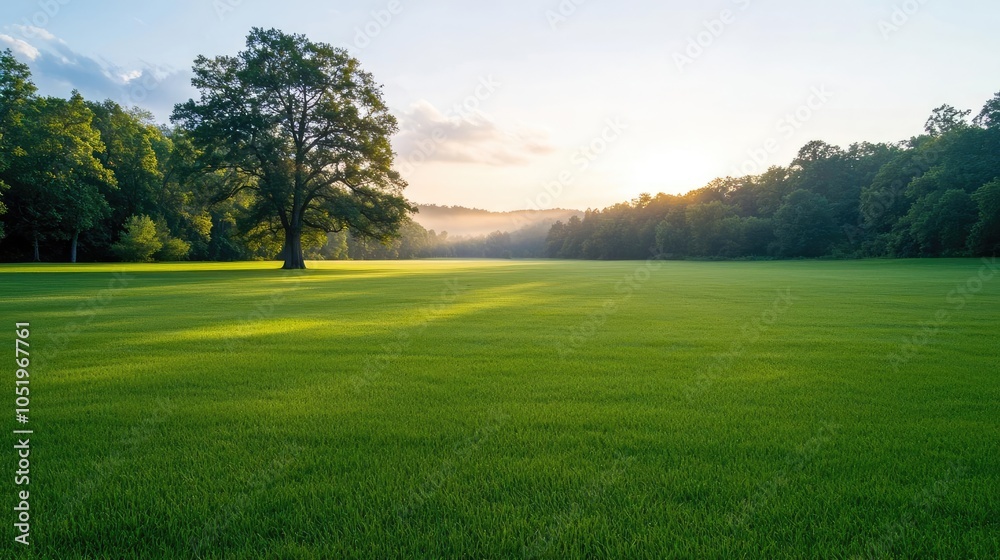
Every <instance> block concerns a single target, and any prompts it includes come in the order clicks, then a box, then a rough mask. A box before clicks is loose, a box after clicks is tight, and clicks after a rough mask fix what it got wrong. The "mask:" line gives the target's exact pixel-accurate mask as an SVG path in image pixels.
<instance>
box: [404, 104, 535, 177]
mask: <svg viewBox="0 0 1000 560" xmlns="http://www.w3.org/2000/svg"><path fill="white" fill-rule="evenodd" d="M394 145H395V148H396V152H397V153H398V154H399V159H400V161H401V162H402V163H403V164H404V165H405V164H407V163H409V164H410V165H416V164H419V163H423V162H429V161H438V162H453V163H478V164H484V165H496V166H500V165H519V164H526V163H529V162H530V160H531V159H532V158H534V157H537V156H540V155H546V154H549V153H552V152H553V151H554V148H553V146H552V144H551V143H550V141H549V135H548V133H546V132H544V131H541V130H537V129H533V128H530V127H528V126H525V125H517V126H514V127H510V128H501V127H500V126H499V125H498V124H497V123H495V122H494V121H493V120H491V119H489V118H488V117H486V116H485V115H483V114H481V113H475V114H469V115H463V116H455V115H447V114H445V113H442V112H441V111H440V110H439V109H438V108H437V107H435V106H434V105H433V104H432V103H430V102H429V101H426V100H421V101H418V102H417V103H415V104H413V105H412V106H411V107H410V109H409V110H408V111H406V112H405V113H404V114H403V115H402V117H401V118H400V133H399V134H398V135H397V136H396V138H395V142H394Z"/></svg>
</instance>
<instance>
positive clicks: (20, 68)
mask: <svg viewBox="0 0 1000 560" xmlns="http://www.w3.org/2000/svg"><path fill="white" fill-rule="evenodd" d="M196 155H197V154H196V151H195V150H194V148H193V147H192V143H191V142H190V141H189V139H188V138H186V137H185V136H184V134H183V133H182V132H181V131H179V130H172V129H168V128H165V127H160V126H157V125H156V124H155V123H154V121H153V117H152V115H151V114H150V113H148V112H146V111H144V110H142V109H138V108H125V107H122V106H120V105H119V104H117V103H115V102H113V101H103V102H95V101H89V100H85V99H83V97H82V96H80V94H79V93H77V92H73V95H72V96H71V97H70V98H69V99H60V98H56V97H41V96H38V95H36V89H35V86H34V84H33V83H32V82H31V75H30V72H29V70H28V68H27V66H25V65H23V64H21V63H20V62H18V61H17V60H16V59H15V58H14V57H13V55H12V54H11V52H10V50H7V51H6V52H4V53H0V202H2V205H0V239H2V241H0V259H2V260H5V261H27V260H34V261H40V260H42V261H67V260H69V261H73V262H75V261H76V260H77V258H78V257H79V258H81V259H86V260H90V261H111V260H126V261H147V260H154V259H158V260H182V259H195V260H239V259H252V258H256V257H262V256H265V255H268V256H274V254H276V253H277V252H278V251H280V247H278V248H277V249H275V248H274V242H273V241H271V240H270V239H269V236H267V235H264V234H265V233H267V232H262V231H252V230H243V229H242V228H241V224H240V218H241V216H242V215H243V212H242V211H243V208H242V206H241V200H240V199H239V198H237V199H235V200H229V201H222V202H219V201H215V200H212V199H211V198H209V197H208V196H207V195H203V194H202V193H205V192H210V191H211V190H212V189H207V188H206V187H207V186H209V183H211V182H213V181H223V180H225V178H224V177H222V176H220V175H211V174H207V175H206V174H204V173H198V172H196V171H197V170H196V169H195V164H194V162H195V156H196Z"/></svg>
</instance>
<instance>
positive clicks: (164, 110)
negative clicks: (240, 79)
mask: <svg viewBox="0 0 1000 560" xmlns="http://www.w3.org/2000/svg"><path fill="white" fill-rule="evenodd" d="M5 31H7V32H14V34H15V35H17V34H18V32H20V34H21V35H22V36H23V37H25V38H26V39H27V38H30V41H31V43H30V44H29V43H28V42H27V41H26V40H22V39H18V38H16V37H12V36H11V35H7V34H0V43H6V44H8V45H10V46H11V49H12V50H13V51H14V52H16V53H18V55H19V56H20V57H21V58H22V60H25V59H26V60H27V62H28V63H29V64H28V65H29V66H30V68H31V74H32V81H34V82H35V85H37V86H38V89H39V92H40V93H41V94H42V95H55V96H59V97H65V96H67V95H68V94H69V92H70V91H72V90H74V89H75V90H79V91H80V93H82V94H83V96H84V97H86V98H87V99H91V100H95V101H100V100H103V99H111V100H113V101H116V102H118V103H119V104H121V105H123V106H133V105H138V106H140V107H143V108H144V109H148V110H150V111H152V112H153V114H154V115H155V117H156V118H157V119H158V120H159V121H160V122H166V121H167V119H168V118H169V115H170V112H171V111H172V109H173V107H174V104H175V103H178V102H179V101H183V100H185V99H187V98H188V97H190V96H191V95H192V93H193V90H192V88H191V84H190V73H188V72H186V71H178V70H175V69H173V68H169V67H164V66H156V65H152V64H149V63H146V62H142V61H136V62H133V63H130V64H129V65H127V66H126V65H120V64H118V63H116V62H113V61H110V60H106V59H103V58H101V59H99V58H94V57H91V56H88V55H86V54H82V53H80V52H78V51H76V50H74V49H73V47H71V46H70V45H69V44H67V43H66V42H65V41H63V40H62V39H60V38H58V37H56V36H55V35H52V34H51V33H49V32H48V31H45V30H44V29H39V28H37V27H28V26H21V25H14V26H7V27H6V28H5Z"/></svg>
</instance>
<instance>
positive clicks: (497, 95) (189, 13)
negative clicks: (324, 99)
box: [0, 0, 1000, 211]
mask: <svg viewBox="0 0 1000 560" xmlns="http://www.w3.org/2000/svg"><path fill="white" fill-rule="evenodd" d="M998 21H1000V5H998V4H997V3H996V2H995V1H985V0H984V1H971V0H952V1H948V2H946V1H944V0H906V1H902V0H839V1H823V2H802V1H791V0H710V1H698V2H695V1H676V0H617V1H614V2H612V1H610V0H533V1H532V0H507V1H506V2H469V1H464V2H460V1H457V0H454V1H448V0H373V1H340V2H329V1H325V2H324V1H320V0H282V1H281V2H273V1H266V0H170V1H168V0H148V1H146V2H136V1H135V0H129V1H121V0H103V1H101V2H84V1H82V0H5V1H4V3H3V5H2V6H0V48H10V49H11V50H12V51H13V52H14V53H15V55H16V56H17V57H18V58H19V59H20V60H22V61H24V62H26V63H28V65H29V66H30V68H31V70H32V73H33V79H34V81H35V83H36V84H37V85H38V86H39V90H40V93H42V94H44V95H54V96H61V97H66V96H68V95H69V94H70V92H71V91H72V90H73V89H77V90H79V91H80V92H81V93H82V94H83V95H84V96H85V97H86V98H88V99H95V100H97V99H105V98H110V99H114V100H116V101H118V102H119V103H121V104H123V105H129V106H131V105H139V106H141V107H144V108H147V109H149V110H150V111H152V112H153V114H154V115H155V117H156V119H157V120H158V121H160V122H164V123H166V122H168V120H169V117H170V113H171V110H172V108H173V105H174V104H176V103H180V102H183V101H185V100H187V99H189V98H192V97H197V92H196V91H195V90H194V89H193V88H192V87H191V85H190V78H191V70H190V69H191V66H192V63H193V61H194V59H195V57H196V56H198V55H205V56H209V57H213V56H217V55H233V54H236V53H237V52H239V51H240V50H241V49H242V48H243V47H244V44H245V38H246V35H247V33H248V32H249V30H250V29H251V28H252V27H265V28H271V27H275V28H278V29H281V30H282V31H285V32H288V33H301V34H305V35H306V36H308V37H309V38H310V39H311V40H313V41H318V42H324V43H329V44H331V45H334V46H336V47H342V48H345V49H347V50H348V51H350V52H351V54H352V55H353V56H355V57H356V58H358V59H359V60H360V61H361V64H362V66H363V68H364V69H365V70H367V71H369V72H371V73H372V74H373V75H374V76H375V79H376V80H377V81H378V82H379V83H381V84H382V85H383V93H384V96H385V100H386V102H387V103H388V105H389V107H390V109H391V111H392V112H393V114H394V115H396V117H397V118H398V120H399V124H400V131H399V134H397V135H396V136H395V137H394V138H393V146H394V149H395V151H396V153H397V158H396V166H397V169H399V170H400V171H401V172H402V173H403V176H404V178H405V179H406V180H407V181H408V182H409V187H408V188H407V190H406V195H407V197H408V198H409V199H410V200H412V201H414V202H417V203H422V204H429V203H433V204H442V205H462V206H468V207H476V208H484V209H489V210H498V211H505V210H517V209H542V208H574V209H586V208H603V207H606V206H609V205H612V204H615V203H618V202H623V201H627V200H631V199H633V198H635V197H637V196H638V195H639V194H641V193H653V194H655V193H657V192H666V193H673V194H680V193H684V192H688V191H690V190H693V189H696V188H699V187H702V186H704V185H706V184H707V183H708V182H710V181H711V180H712V179H713V178H715V177H723V176H742V175H746V174H756V173H760V172H762V171H764V170H765V169H767V167H769V166H771V165H788V164H789V163H790V162H791V161H792V159H793V158H794V157H795V155H796V153H797V152H798V149H799V148H800V147H801V146H803V145H804V144H806V143H807V142H809V141H811V140H825V141H827V142H829V143H831V144H836V145H840V146H843V147H847V146H849V145H850V144H851V143H854V142H859V141H870V142H883V141H884V142H891V141H900V140H905V139H907V138H910V137H912V136H914V135H917V134H920V133H921V131H922V129H923V124H924V122H925V121H926V119H927V117H928V116H929V115H930V113H931V111H932V109H934V108H935V107H938V106H940V105H942V104H945V103H947V104H950V105H953V106H955V107H958V108H960V109H972V110H973V114H976V113H978V111H979V110H980V109H981V107H982V106H983V105H984V104H985V102H986V101H987V100H988V99H990V98H991V97H992V96H993V95H994V94H995V93H997V92H998V91H1000V57H997V56H996V53H998V52H1000V33H997V32H996V23H997V22H998Z"/></svg>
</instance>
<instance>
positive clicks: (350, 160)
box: [172, 28, 416, 269]
mask: <svg viewBox="0 0 1000 560" xmlns="http://www.w3.org/2000/svg"><path fill="white" fill-rule="evenodd" d="M246 45H247V48H246V50H245V51H243V52H241V53H239V54H238V55H236V56H235V57H230V56H219V57H216V58H214V59H208V58H205V57H204V56H199V57H198V58H197V59H196V60H195V64H194V78H193V79H192V81H191V82H192V84H193V85H194V86H195V87H196V88H198V89H199V90H200V93H201V99H200V100H199V101H195V100H189V101H187V102H186V103H182V104H179V105H177V106H176V107H175V108H174V114H173V117H172V120H173V121H174V122H175V123H178V124H180V125H181V126H183V127H184V128H186V129H187V130H188V131H189V132H190V134H191V136H192V139H193V142H194V143H195V145H196V146H197V147H198V148H199V149H200V150H201V151H202V154H201V160H202V166H203V168H204V169H205V170H206V171H211V172H223V173H225V174H227V175H228V176H229V177H231V178H232V179H233V180H232V181H229V182H228V183H227V184H228V186H227V187H226V188H225V190H224V192H221V193H217V194H218V196H217V198H218V199H219V200H225V199H226V198H231V197H235V196H236V195H238V194H240V193H247V192H249V193H251V198H252V201H253V202H252V204H251V207H250V212H249V217H250V225H252V226H253V227H255V228H256V229H257V231H267V232H272V233H274V234H278V233H280V232H283V233H284V250H283V251H282V256H283V258H284V261H285V264H284V268H286V269H301V268H305V261H304V259H303V256H302V234H303V232H305V231H309V230H312V231H320V232H326V233H333V232H339V231H343V230H345V229H346V230H350V231H352V232H353V233H354V234H355V235H356V236H359V237H362V238H368V239H377V240H379V241H386V240H388V239H391V238H393V237H395V236H397V235H398V232H399V227H400V225H401V224H402V223H403V221H404V220H405V218H406V217H407V216H408V214H409V213H410V212H414V211H416V209H415V208H414V207H413V206H412V205H411V204H410V203H409V202H408V201H407V200H406V199H405V198H404V197H403V196H402V191H403V189H404V188H405V187H406V182H405V181H403V179H402V178H401V177H400V175H399V173H398V172H396V171H395V170H393V169H392V162H393V153H392V146H391V145H390V143H389V137H390V136H391V135H392V134H394V133H395V132H396V130H397V128H398V127H397V123H396V119H395V117H393V116H392V115H391V114H390V113H389V111H388V108H387V107H386V105H385V103H384V101H383V100H382V92H381V88H380V86H379V85H377V84H376V83H375V82H374V80H373V79H372V76H371V74H369V73H367V72H364V71H362V70H361V68H360V67H359V62H358V61H357V60H356V59H354V58H352V57H351V56H350V55H349V54H348V53H347V52H346V51H345V50H343V49H335V48H333V47H331V46H330V45H327V44H324V43H314V42H312V41H310V40H308V39H307V38H306V37H305V36H303V35H289V34H286V33H283V32H281V31H278V30H276V29H270V30H264V29H260V28H254V29H253V30H252V31H251V32H250V35H249V36H248V37H247V43H246Z"/></svg>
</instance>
